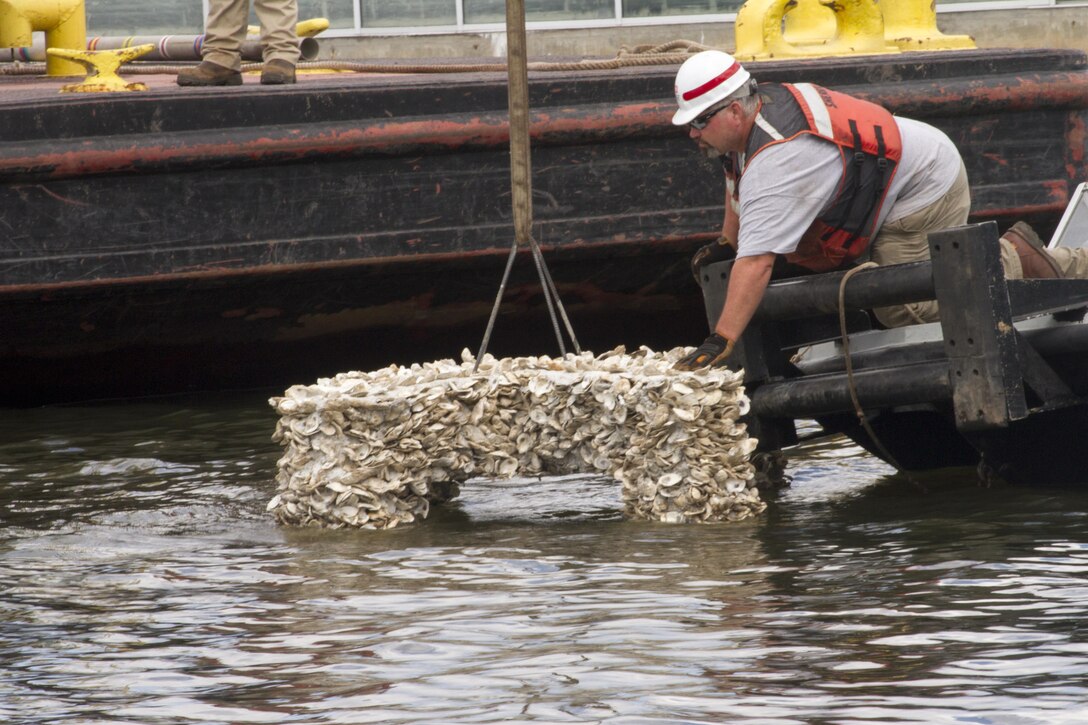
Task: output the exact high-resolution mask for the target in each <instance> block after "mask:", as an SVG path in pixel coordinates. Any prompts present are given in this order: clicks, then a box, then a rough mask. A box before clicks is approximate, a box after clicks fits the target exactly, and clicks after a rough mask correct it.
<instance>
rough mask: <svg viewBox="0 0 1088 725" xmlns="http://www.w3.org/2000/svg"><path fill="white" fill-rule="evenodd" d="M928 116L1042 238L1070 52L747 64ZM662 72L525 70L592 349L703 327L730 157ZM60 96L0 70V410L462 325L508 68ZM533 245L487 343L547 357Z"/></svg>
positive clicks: (569, 297) (1078, 79)
mask: <svg viewBox="0 0 1088 725" xmlns="http://www.w3.org/2000/svg"><path fill="white" fill-rule="evenodd" d="M750 67H751V69H752V71H753V72H754V74H755V75H756V76H757V78H760V79H761V80H779V81H802V80H803V81H812V82H816V83H821V84H823V85H827V86H829V87H833V88H837V89H841V90H844V91H847V92H850V93H854V94H857V95H859V96H863V97H866V98H870V99H872V100H875V101H878V102H880V103H882V104H884V105H886V106H887V107H889V108H890V109H892V110H893V111H895V112H897V113H900V114H903V115H908V116H912V117H915V118H919V119H922V120H925V121H927V122H930V123H932V124H934V125H936V126H938V127H940V128H942V129H943V130H944V131H945V132H946V133H948V134H949V136H950V137H951V138H952V139H953V141H955V143H956V144H957V146H958V147H959V148H960V149H961V151H962V152H963V155H964V157H965V160H966V163H967V167H968V173H969V175H970V179H971V186H972V195H973V201H974V212H973V213H974V218H975V219H976V220H989V219H992V220H997V221H998V222H999V223H1000V224H1007V223H1011V222H1012V221H1015V220H1017V219H1026V220H1028V221H1029V222H1031V223H1033V224H1035V225H1036V226H1037V227H1038V228H1039V229H1040V231H1042V232H1043V233H1044V234H1045V233H1048V232H1049V230H1050V229H1051V228H1053V225H1054V224H1055V223H1056V221H1057V218H1058V216H1059V215H1060V213H1061V211H1062V209H1064V207H1065V205H1066V202H1067V201H1068V197H1069V194H1070V192H1071V190H1072V188H1073V187H1074V186H1075V184H1076V182H1078V181H1079V180H1082V179H1084V178H1088V160H1086V156H1085V143H1086V138H1088V133H1086V129H1088V60H1086V58H1085V56H1084V54H1081V53H1077V52H1072V51H1069V52H1067V51H1013V50H1010V51H957V52H944V53H914V54H909V55H907V54H904V55H901V56H891V57H889V56H879V57H868V58H850V59H821V60H808V61H803V62H787V61H779V62H765V63H752V64H750ZM674 72H675V68H673V67H660V68H653V67H651V68H645V67H643V68H630V69H623V70H620V71H611V72H601V71H586V72H563V73H548V74H535V73H534V74H533V75H532V76H531V78H530V94H531V99H530V104H531V113H530V118H531V124H532V129H531V133H532V139H533V150H532V165H533V198H534V211H533V214H534V221H535V226H534V231H535V236H536V238H537V240H538V241H539V242H540V243H541V245H542V247H543V249H544V252H545V255H546V257H547V259H548V261H549V264H550V266H551V268H552V273H553V276H554V277H555V279H556V282H557V284H558V287H559V290H560V294H561V295H562V297H563V299H564V301H565V302H566V304H567V306H568V309H569V311H570V312H571V315H572V320H573V323H574V326H575V329H576V330H577V331H578V333H579V337H580V339H581V341H582V343H583V346H584V347H588V348H590V349H605V348H609V347H612V346H615V345H617V344H626V345H629V346H636V345H639V344H647V345H651V346H653V347H657V348H665V347H672V346H675V345H680V344H693V343H694V342H695V341H697V340H699V339H701V338H702V336H703V335H704V334H705V324H704V322H703V309H702V301H701V299H700V294H699V291H698V288H697V287H696V285H695V283H694V282H693V281H692V279H691V277H690V273H689V271H688V258H689V257H690V254H691V253H692V252H693V251H694V250H695V249H696V248H697V247H698V246H699V245H701V244H704V243H706V242H707V241H709V240H711V239H713V238H714V237H715V230H716V229H717V228H718V227H719V226H720V220H721V199H722V195H723V189H722V182H721V174H720V171H719V170H718V169H717V168H715V166H714V164H713V163H711V162H709V161H700V160H699V159H698V157H697V155H696V151H695V149H694V147H693V145H692V143H691V142H690V140H688V139H687V137H686V136H685V134H684V133H683V131H680V130H678V129H676V128H674V127H672V126H671V125H670V124H669V117H670V115H671V113H672V106H673V102H672V99H671V97H670V96H671V89H672V78H673V74H674ZM301 78H302V82H301V83H300V84H299V85H297V86H294V87H285V88H275V89H269V88H267V87H261V86H258V85H251V84H249V83H247V84H246V85H244V86H243V87H241V88H235V89H209V90H205V89H179V88H176V87H173V86H171V85H169V84H168V83H167V84H163V83H160V84H159V85H158V86H157V87H154V88H153V90H152V91H151V92H149V93H145V94H125V95H119V94H111V95H105V96H95V97H71V96H58V95H57V94H56V93H55V88H50V89H48V92H44V91H41V90H38V88H39V85H40V84H39V85H34V84H31V83H27V82H19V81H15V80H8V79H0V85H3V86H6V88H5V90H6V91H8V92H6V93H5V96H4V100H3V101H0V110H2V111H3V117H4V119H5V122H4V125H3V128H2V129H0V228H2V229H3V236H2V237H0V331H2V338H0V404H7V405H23V404H37V403H44V402H56V401H66V400H76V399H80V398H87V397H94V396H114V395H121V396H133V395H147V394H154V393H170V392H182V391H186V390H199V389H219V388H233V387H253V386H266V385H277V386H279V385H286V384H291V383H294V382H305V381H308V380H312V379H313V378H315V377H317V376H323V375H332V374H335V373H337V372H340V371H343V370H346V369H359V368H372V367H377V366H381V365H385V364H389V363H392V362H398V363H409V362H414V361H420V360H427V359H434V358H437V357H447V356H456V355H458V354H459V353H460V351H461V349H462V348H465V347H469V348H472V349H474V348H475V346H476V345H477V344H478V342H479V339H480V336H481V335H482V331H483V328H484V325H485V323H486V319H487V314H488V311H489V310H490V305H491V302H492V300H493V296H494V293H495V291H496V288H497V285H498V281H499V278H500V276H501V272H502V265H503V263H504V261H505V256H506V254H507V252H508V250H509V245H510V241H511V238H512V233H513V232H512V223H511V212H510V192H509V156H508V152H507V144H508V137H507V128H506V123H505V115H506V111H505V109H506V103H507V101H506V87H505V75H503V74H501V73H496V74H464V75H451V76H427V77H421V76H404V77H401V76H395V77H390V76H385V77H365V76H340V75H337V76H334V77H332V78H331V79H330V78H329V77H326V76H322V77H316V76H314V77H311V76H305V75H304V76H301ZM546 320H547V318H546V312H545V308H544V305H543V298H542V296H541V295H540V294H539V291H538V289H537V285H536V278H535V272H534V270H533V267H532V264H531V262H530V261H529V260H528V258H527V257H526V258H523V259H521V260H519V262H518V264H517V266H516V267H515V278H514V280H513V282H512V284H511V287H510V288H509V290H508V297H507V302H506V304H505V306H504V308H503V314H502V315H501V316H500V318H499V322H498V326H497V328H496V332H495V335H494V338H493V340H494V342H493V347H492V349H493V351H494V352H496V353H499V354H526V353H555V352H557V350H555V349H554V345H555V343H554V341H552V340H551V339H550V333H549V330H550V327H549V326H548V324H547V321H546Z"/></svg>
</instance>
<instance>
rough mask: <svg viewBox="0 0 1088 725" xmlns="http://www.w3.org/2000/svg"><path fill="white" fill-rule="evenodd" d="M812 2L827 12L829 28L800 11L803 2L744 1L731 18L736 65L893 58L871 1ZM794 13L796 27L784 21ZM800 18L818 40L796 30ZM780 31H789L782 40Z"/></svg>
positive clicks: (814, 12)
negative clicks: (814, 26)
mask: <svg viewBox="0 0 1088 725" xmlns="http://www.w3.org/2000/svg"><path fill="white" fill-rule="evenodd" d="M817 1H818V4H819V5H822V6H823V7H824V8H827V9H828V10H830V11H831V13H832V18H833V19H834V23H833V24H832V23H827V22H826V18H825V17H822V16H821V15H820V14H819V11H818V10H817V9H815V8H811V7H809V8H805V9H801V3H804V2H806V0H747V2H745V3H744V5H743V6H741V9H740V12H738V13H737V20H736V24H735V30H734V32H735V34H736V46H737V51H736V53H735V54H734V55H736V57H737V58H739V59H741V60H757V59H767V58H803V57H812V56H827V55H859V54H865V55H871V54H874V53H897V52H899V49H898V48H897V47H895V46H894V45H891V46H889V45H888V44H887V43H886V42H885V40H884V18H883V17H882V16H881V14H880V7H879V6H878V5H877V3H876V1H875V0H817ZM799 9H801V12H802V13H803V15H802V17H801V22H793V23H790V22H789V20H788V19H787V15H788V14H792V13H794V12H796V11H798V10H799ZM806 18H808V19H810V20H811V19H812V18H815V22H817V23H820V26H821V27H822V28H824V29H825V31H824V32H825V33H826V34H825V35H824V36H823V37H818V36H816V35H815V34H814V33H811V32H803V31H802V30H801V29H800V28H799V27H798V26H800V25H803V24H804V20H805V19H806ZM784 25H785V26H786V27H788V28H789V30H790V37H788V38H787V37H786V33H785V32H784V31H783V26H784ZM798 38H800V40H797V39H798Z"/></svg>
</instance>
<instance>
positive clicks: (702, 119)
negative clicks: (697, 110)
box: [688, 104, 729, 131]
mask: <svg viewBox="0 0 1088 725" xmlns="http://www.w3.org/2000/svg"><path fill="white" fill-rule="evenodd" d="M726 108H729V104H726V105H724V106H718V107H717V108H714V109H711V110H709V111H707V112H706V113H704V114H703V115H702V116H699V117H698V118H696V119H693V120H691V121H689V122H688V125H689V126H691V127H692V128H694V129H695V130H696V131H702V130H703V129H704V128H706V126H707V124H708V123H710V119H712V118H714V116H715V115H717V114H719V113H721V112H722V111H724V110H725V109H726Z"/></svg>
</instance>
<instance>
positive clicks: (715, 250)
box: [691, 237, 737, 284]
mask: <svg viewBox="0 0 1088 725" xmlns="http://www.w3.org/2000/svg"><path fill="white" fill-rule="evenodd" d="M735 256H737V251H736V250H735V249H733V247H731V246H730V245H729V242H727V241H725V237H719V238H718V240H717V241H715V242H711V243H710V244H707V245H706V246H703V247H699V249H698V250H696V252H695V254H693V255H692V257H691V276H693V277H694V278H695V282H696V283H697V284H701V282H700V281H699V273H700V272H701V271H702V269H703V267H705V266H706V265H708V264H714V263H715V262H724V261H725V260H727V259H733V257H735Z"/></svg>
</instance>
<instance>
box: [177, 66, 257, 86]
mask: <svg viewBox="0 0 1088 725" xmlns="http://www.w3.org/2000/svg"><path fill="white" fill-rule="evenodd" d="M178 85H179V86H240V85H242V73H241V71H236V70H231V69H230V68H224V67H223V66H221V65H219V64H218V63H212V62H209V61H206V60H204V61H201V62H200V65H198V66H196V67H195V68H186V69H185V70H183V71H181V72H180V73H178Z"/></svg>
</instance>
